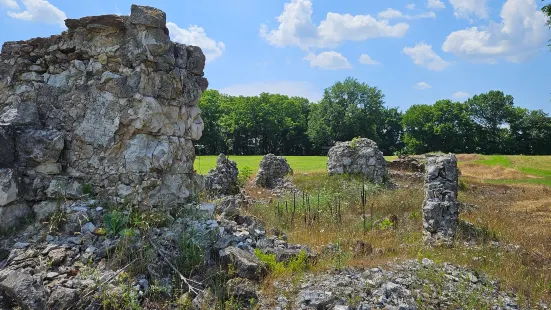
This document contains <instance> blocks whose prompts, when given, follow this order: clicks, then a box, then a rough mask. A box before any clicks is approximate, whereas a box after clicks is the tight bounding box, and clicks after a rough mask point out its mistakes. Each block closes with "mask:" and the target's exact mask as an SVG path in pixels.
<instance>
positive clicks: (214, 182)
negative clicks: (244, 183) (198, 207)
mask: <svg viewBox="0 0 551 310" xmlns="http://www.w3.org/2000/svg"><path fill="white" fill-rule="evenodd" d="M238 174H239V170H238V169H237V164H236V163H235V161H233V160H229V159H228V158H227V157H226V156H225V155H224V154H220V155H219V156H218V159H217V160H216V167H215V168H214V169H211V170H210V172H209V173H208V174H207V175H206V176H205V189H206V190H207V193H208V195H209V196H211V197H221V196H225V195H234V194H237V193H239V184H238V183H237V175H238Z"/></svg>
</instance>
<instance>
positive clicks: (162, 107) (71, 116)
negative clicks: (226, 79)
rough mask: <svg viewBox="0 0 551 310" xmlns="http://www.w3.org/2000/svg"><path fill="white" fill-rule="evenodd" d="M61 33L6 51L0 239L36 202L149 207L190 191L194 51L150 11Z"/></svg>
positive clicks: (197, 75)
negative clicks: (103, 201)
mask: <svg viewBox="0 0 551 310" xmlns="http://www.w3.org/2000/svg"><path fill="white" fill-rule="evenodd" d="M65 24H66V26H67V31H65V32H63V33H62V34H61V35H54V36H51V37H49V38H35V39H31V40H28V41H16V42H6V43H4V45H3V46H2V52H1V54H0V145H2V147H1V148H0V212H1V213H2V216H1V218H3V219H9V220H6V221H5V223H4V224H5V225H2V229H6V228H8V229H9V228H13V227H14V226H15V225H16V224H17V222H18V221H16V219H22V218H26V217H28V216H29V215H30V214H32V207H33V205H35V204H36V203H39V202H41V201H49V200H56V199H59V198H61V197H63V198H67V199H78V198H80V197H81V196H83V194H86V193H87V189H88V190H89V189H93V191H94V192H95V193H97V194H101V195H102V196H104V197H107V198H109V199H112V200H118V201H122V200H123V199H125V198H126V199H135V200H139V201H140V203H142V204H145V205H155V204H160V203H161V201H162V203H163V204H164V205H166V204H170V203H173V202H181V201H182V200H184V199H186V198H187V197H189V196H190V193H192V192H194V191H195V187H196V185H195V180H194V173H193V161H194V158H195V150H194V147H193V144H192V140H197V139H199V138H200V137H201V134H202V130H203V121H202V119H201V115H200V110H199V108H198V107H197V103H198V102H199V99H200V97H201V94H202V92H203V91H204V90H205V89H206V88H207V86H208V81H207V79H206V78H204V77H203V74H204V73H203V69H204V65H205V56H204V54H203V52H202V51H201V49H200V48H198V47H195V46H188V45H184V44H179V43H174V42H171V41H170V38H169V33H168V29H167V28H166V14H165V13H164V12H162V11H160V10H158V9H155V8H151V7H146V6H137V5H133V6H132V8H131V14H130V16H118V15H104V16H91V17H84V18H81V19H67V20H66V22H65Z"/></svg>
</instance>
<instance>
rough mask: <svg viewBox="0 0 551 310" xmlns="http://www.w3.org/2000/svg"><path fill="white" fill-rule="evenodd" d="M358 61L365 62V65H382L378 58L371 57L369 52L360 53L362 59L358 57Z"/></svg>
mask: <svg viewBox="0 0 551 310" xmlns="http://www.w3.org/2000/svg"><path fill="white" fill-rule="evenodd" d="M358 61H359V62H360V63H361V64H364V65H380V64H381V63H380V62H378V61H376V60H373V59H372V58H371V57H369V55H367V54H361V55H360V59H358Z"/></svg>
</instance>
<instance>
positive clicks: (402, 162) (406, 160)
mask: <svg viewBox="0 0 551 310" xmlns="http://www.w3.org/2000/svg"><path fill="white" fill-rule="evenodd" d="M388 168H389V169H392V170H400V171H408V172H419V173H423V172H425V164H424V163H423V161H422V160H421V158H419V156H408V155H398V158H397V159H394V160H392V161H390V162H388Z"/></svg>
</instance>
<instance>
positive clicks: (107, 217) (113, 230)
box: [103, 211, 128, 236]
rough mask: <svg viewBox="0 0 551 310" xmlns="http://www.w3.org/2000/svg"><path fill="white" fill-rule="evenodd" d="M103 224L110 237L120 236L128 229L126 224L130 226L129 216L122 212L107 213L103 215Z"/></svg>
mask: <svg viewBox="0 0 551 310" xmlns="http://www.w3.org/2000/svg"><path fill="white" fill-rule="evenodd" d="M103 224H105V229H106V232H107V234H108V235H110V236H113V235H118V234H120V233H121V232H122V231H123V230H124V229H125V228H126V224H128V215H126V214H124V213H123V212H121V211H113V212H110V213H106V214H104V215H103Z"/></svg>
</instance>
